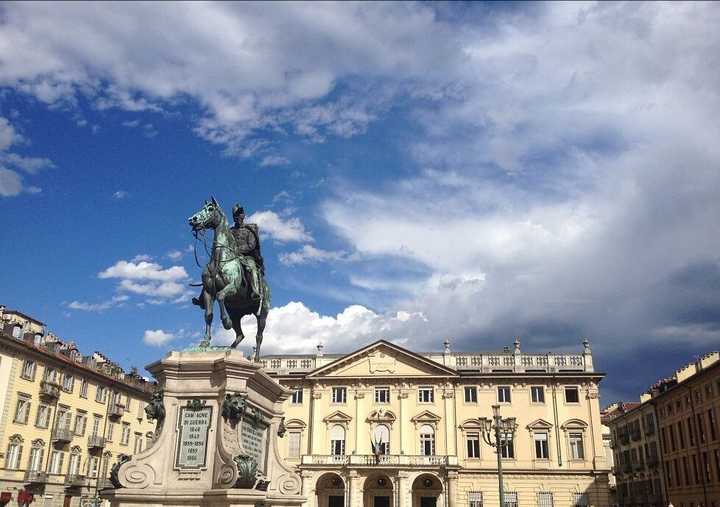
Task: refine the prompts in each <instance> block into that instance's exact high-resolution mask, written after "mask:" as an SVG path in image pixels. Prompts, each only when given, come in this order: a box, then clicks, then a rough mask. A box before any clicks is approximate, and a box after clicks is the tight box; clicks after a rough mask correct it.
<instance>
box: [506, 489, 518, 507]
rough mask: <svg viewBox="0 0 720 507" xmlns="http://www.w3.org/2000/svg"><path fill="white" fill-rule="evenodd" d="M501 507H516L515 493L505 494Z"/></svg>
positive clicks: (516, 498) (507, 492)
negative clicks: (503, 503)
mask: <svg viewBox="0 0 720 507" xmlns="http://www.w3.org/2000/svg"><path fill="white" fill-rule="evenodd" d="M503 507H518V496H517V491H506V492H505V505H504V506H503Z"/></svg>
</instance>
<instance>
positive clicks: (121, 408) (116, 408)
mask: <svg viewBox="0 0 720 507" xmlns="http://www.w3.org/2000/svg"><path fill="white" fill-rule="evenodd" d="M124 413H125V405H122V404H120V403H113V404H112V405H110V408H109V409H108V416H110V417H116V418H117V417H122V416H123V414H124Z"/></svg>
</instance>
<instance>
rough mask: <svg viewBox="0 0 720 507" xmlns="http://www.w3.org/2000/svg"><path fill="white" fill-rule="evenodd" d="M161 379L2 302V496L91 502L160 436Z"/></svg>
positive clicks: (46, 502) (64, 503)
mask: <svg viewBox="0 0 720 507" xmlns="http://www.w3.org/2000/svg"><path fill="white" fill-rule="evenodd" d="M152 389H153V384H151V383H150V382H147V381H145V380H144V379H143V378H142V377H140V376H139V375H138V374H137V373H136V372H131V373H126V372H124V371H123V370H122V368H120V367H119V366H118V365H116V364H115V363H113V362H112V361H111V360H110V359H109V358H107V357H105V356H104V355H103V354H101V353H99V352H95V353H94V354H92V355H87V356H83V355H82V354H81V353H80V351H79V350H78V349H77V347H76V346H75V345H74V344H73V343H65V342H64V341H62V340H61V339H60V338H58V337H57V336H55V335H53V334H51V333H48V332H47V331H46V328H45V325H44V324H43V323H42V322H40V321H38V320H36V319H34V318H32V317H29V316H27V315H24V314H22V313H21V312H17V311H8V310H6V309H5V308H4V307H2V306H0V494H1V495H2V498H3V500H4V501H13V502H15V501H17V500H18V498H19V497H27V496H28V495H32V497H33V500H34V502H33V504H34V505H36V506H37V505H40V506H61V505H62V506H64V507H70V506H76V505H80V504H81V503H87V501H88V499H91V498H94V497H95V496H96V491H97V490H98V489H100V488H102V487H103V486H105V485H106V481H107V479H108V477H109V474H110V470H111V468H112V465H113V464H114V463H115V462H116V461H117V459H118V457H119V456H120V455H121V454H133V453H135V452H139V451H140V450H142V449H143V448H144V447H145V446H147V445H149V444H150V443H151V441H152V436H153V431H154V424H153V423H151V422H150V421H148V420H147V418H146V416H145V413H144V407H145V404H146V402H147V401H149V399H150V394H151V392H152Z"/></svg>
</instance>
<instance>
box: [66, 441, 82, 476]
mask: <svg viewBox="0 0 720 507" xmlns="http://www.w3.org/2000/svg"><path fill="white" fill-rule="evenodd" d="M81 453H82V451H80V449H79V448H78V447H73V449H72V450H71V451H70V463H69V464H68V474H70V475H78V474H80V458H81Z"/></svg>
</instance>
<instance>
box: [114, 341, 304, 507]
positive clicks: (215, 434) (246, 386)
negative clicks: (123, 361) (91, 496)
mask: <svg viewBox="0 0 720 507" xmlns="http://www.w3.org/2000/svg"><path fill="white" fill-rule="evenodd" d="M146 369H147V370H148V371H149V372H150V373H152V374H153V375H154V376H155V378H157V380H158V383H159V387H160V389H161V391H159V392H158V393H156V395H155V396H154V397H153V401H152V402H151V403H150V404H149V405H148V406H147V407H146V413H147V414H148V416H149V417H150V418H152V419H157V428H156V431H155V435H154V439H153V443H152V445H151V446H150V447H148V448H147V449H145V450H144V451H142V452H140V453H138V454H136V455H135V456H132V457H129V458H125V459H123V460H120V461H119V462H118V464H117V465H115V467H114V468H113V471H112V474H111V481H112V482H113V484H114V485H115V488H109V489H104V490H103V491H102V492H101V496H102V497H103V498H105V499H107V500H109V501H110V503H111V506H112V507H135V506H140V505H142V506H145V507H148V506H152V507H161V506H179V505H202V506H208V507H210V506H218V507H220V506H250V505H252V506H256V505H258V504H262V505H268V506H270V505H272V506H277V507H299V506H300V505H302V504H303V503H305V501H306V499H305V497H304V496H302V494H301V485H302V482H301V479H300V477H299V475H298V474H297V473H296V472H295V470H294V468H293V467H289V466H287V465H286V464H285V463H284V462H283V460H282V459H281V457H280V454H279V452H278V447H277V446H278V441H279V440H280V438H282V436H283V435H284V431H285V430H284V425H283V419H284V418H283V409H282V405H283V402H284V401H285V400H286V399H287V398H288V397H289V396H290V391H289V390H288V389H286V388H284V387H282V386H281V385H280V384H278V383H277V382H276V381H275V380H273V379H272V378H271V377H269V376H268V375H267V374H266V373H265V372H264V371H262V369H261V368H260V365H259V364H258V363H255V362H251V361H248V360H247V359H246V358H245V357H244V356H243V354H242V352H240V351H238V350H235V349H218V348H213V349H210V350H203V349H195V350H191V351H182V352H178V351H173V352H170V353H169V354H168V355H167V356H166V357H165V358H163V359H161V360H160V361H156V362H154V363H152V364H150V365H148V366H147V367H146Z"/></svg>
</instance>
